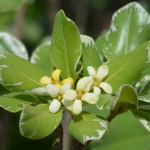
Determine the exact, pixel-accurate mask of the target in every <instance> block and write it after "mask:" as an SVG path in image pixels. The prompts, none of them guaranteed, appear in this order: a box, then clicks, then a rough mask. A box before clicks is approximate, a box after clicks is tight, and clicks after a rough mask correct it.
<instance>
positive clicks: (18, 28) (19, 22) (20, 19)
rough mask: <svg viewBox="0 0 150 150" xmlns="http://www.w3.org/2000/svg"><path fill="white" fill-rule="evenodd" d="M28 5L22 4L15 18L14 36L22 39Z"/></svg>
mask: <svg viewBox="0 0 150 150" xmlns="http://www.w3.org/2000/svg"><path fill="white" fill-rule="evenodd" d="M25 10H26V5H25V4H24V5H23V6H21V7H20V8H19V9H18V10H17V11H16V13H15V19H14V36H15V37H16V38H17V39H19V40H21V39H22V28H23V23H24V17H25Z"/></svg>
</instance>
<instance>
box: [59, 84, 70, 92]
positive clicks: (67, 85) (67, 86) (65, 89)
mask: <svg viewBox="0 0 150 150" xmlns="http://www.w3.org/2000/svg"><path fill="white" fill-rule="evenodd" d="M69 89H71V84H70V83H67V84H65V85H63V86H62V87H61V90H60V94H64V93H65V91H67V90H69Z"/></svg>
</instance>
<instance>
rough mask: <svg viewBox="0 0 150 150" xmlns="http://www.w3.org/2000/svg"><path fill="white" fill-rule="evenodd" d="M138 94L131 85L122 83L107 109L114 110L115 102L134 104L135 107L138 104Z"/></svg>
mask: <svg viewBox="0 0 150 150" xmlns="http://www.w3.org/2000/svg"><path fill="white" fill-rule="evenodd" d="M137 96H138V94H137V91H136V89H135V88H134V87H133V86H131V85H127V84H125V85H123V86H121V87H120V88H119V90H118V91H117V93H116V95H115V97H114V99H112V100H111V101H110V102H109V104H108V109H111V110H114V108H115V106H116V104H117V102H118V101H119V102H123V103H127V102H129V103H131V104H134V105H135V106H136V107H137V106H138V97H137Z"/></svg>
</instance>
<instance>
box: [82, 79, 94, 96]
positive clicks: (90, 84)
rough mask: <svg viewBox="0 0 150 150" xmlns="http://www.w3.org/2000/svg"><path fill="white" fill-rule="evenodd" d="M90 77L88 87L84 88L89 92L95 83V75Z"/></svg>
mask: <svg viewBox="0 0 150 150" xmlns="http://www.w3.org/2000/svg"><path fill="white" fill-rule="evenodd" d="M88 78H89V83H88V85H87V87H86V89H85V90H84V92H85V93H88V92H89V91H90V89H91V87H92V85H93V82H94V80H93V77H88Z"/></svg>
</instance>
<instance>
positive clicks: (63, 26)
mask: <svg viewBox="0 0 150 150" xmlns="http://www.w3.org/2000/svg"><path fill="white" fill-rule="evenodd" d="M64 17H65V16H64ZM61 21H62V24H64V19H63V18H62V19H61ZM62 34H63V41H64V42H63V43H64V50H65V56H66V57H65V58H66V64H67V72H68V77H70V70H69V64H68V61H67V60H68V56H67V51H66V44H65V39H64V25H63V27H62Z"/></svg>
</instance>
